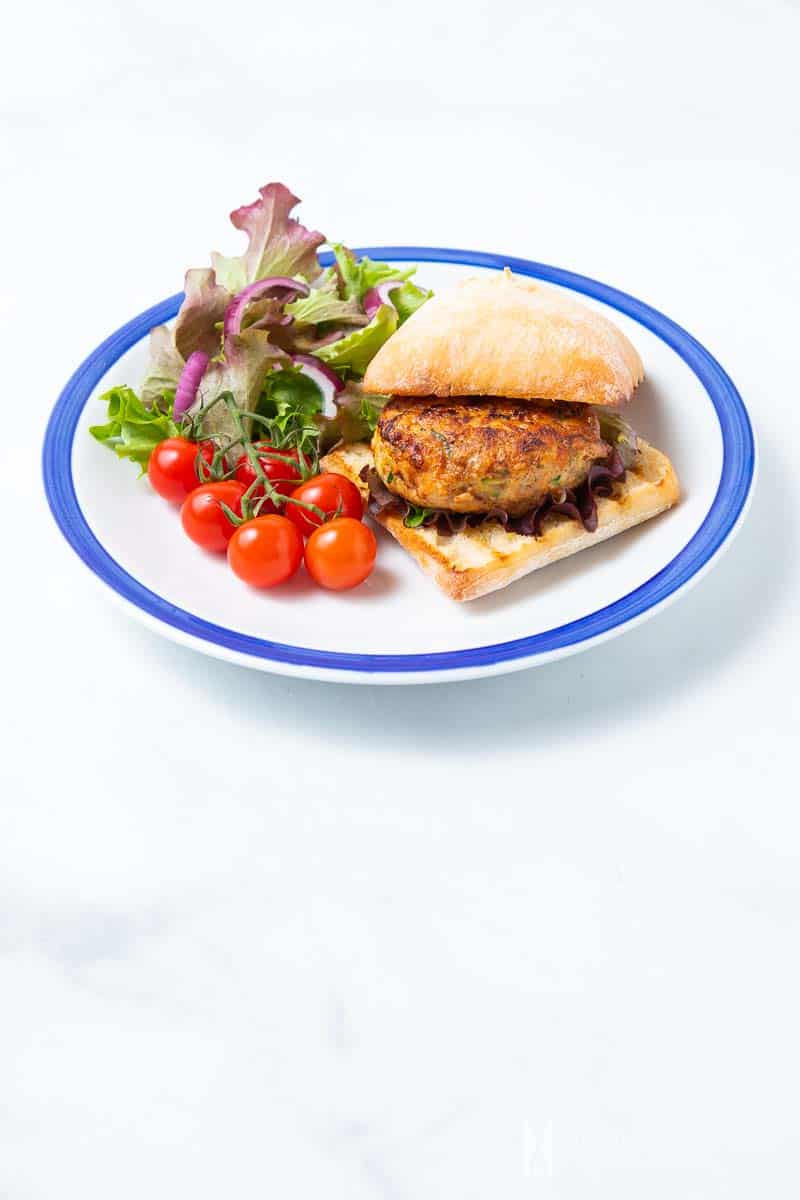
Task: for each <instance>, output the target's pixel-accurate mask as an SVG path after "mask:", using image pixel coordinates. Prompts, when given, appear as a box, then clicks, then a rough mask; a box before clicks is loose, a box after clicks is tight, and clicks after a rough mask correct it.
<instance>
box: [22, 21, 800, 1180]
mask: <svg viewBox="0 0 800 1200" xmlns="http://www.w3.org/2000/svg"><path fill="white" fill-rule="evenodd" d="M9 26H10V27H9ZM5 33H6V41H5V48H6V55H5V56H4V58H5V62H4V68H3V77H2V83H1V84H0V87H2V93H3V109H4V122H3V136H4V141H5V145H4V147H3V154H2V169H3V173H4V181H3V187H2V200H0V203H2V210H3V232H4V237H3V261H2V272H0V291H1V292H2V306H3V307H2V312H3V316H4V318H5V319H4V322H3V329H4V331H5V361H4V380H5V389H4V393H5V394H4V413H5V416H4V425H3V435H4V436H3V438H2V441H0V454H2V472H1V473H0V493H1V494H2V498H3V517H4V520H3V532H4V543H5V544H4V550H5V553H4V558H3V562H4V567H3V571H2V591H1V592H0V604H1V605H2V609H3V613H2V629H3V634H4V644H3V658H2V678H3V688H2V693H3V695H2V700H1V701H0V704H2V707H3V710H4V711H3V713H2V724H0V731H1V732H0V736H1V737H2V740H3V751H2V758H1V759H0V778H1V780H2V802H1V803H0V1195H2V1196H3V1198H4V1200H6V1197H7V1198H8V1200H51V1197H53V1196H55V1195H58V1196H75V1197H80V1198H81V1200H106V1197H108V1196H113V1197H114V1198H115V1200H129V1198H130V1200H134V1198H135V1200H140V1198H141V1197H142V1196H145V1195H147V1196H153V1197H162V1196H163V1197H176V1196H181V1197H183V1196H191V1197H192V1198H193V1200H218V1198H219V1197H221V1196H231V1197H234V1196H235V1197H236V1200H251V1198H256V1197H258V1198H262V1197H273V1196H274V1197H280V1198H281V1200H294V1198H295V1197H298V1198H299V1197H302V1198H303V1200H305V1198H307V1197H312V1196H314V1197H316V1196H324V1197H326V1198H330V1200H339V1198H341V1200H361V1198H362V1197H363V1198H365V1200H366V1198H372V1197H376V1198H377V1197H386V1198H388V1200H406V1198H408V1200H412V1198H413V1200H450V1198H452V1200H479V1198H480V1200H484V1198H485V1197H489V1196H497V1197H502V1198H503V1200H520V1198H522V1197H559V1198H564V1197H567V1198H572V1197H584V1196H586V1195H603V1196H605V1195H608V1196H613V1197H631V1198H632V1200H633V1198H636V1200H639V1198H640V1197H641V1196H643V1195H646V1196H647V1197H649V1198H659V1197H662V1196H663V1197H672V1196H676V1195H680V1196H702V1197H704V1198H709V1197H717V1196H720V1197H721V1196H736V1197H739V1196H741V1197H749V1196H752V1195H754V1194H769V1195H770V1196H771V1197H780V1196H790V1195H791V1196H793V1195H796V1194H797V1190H798V1186H800V1161H799V1160H798V1150H797V1135H798V1128H797V1127H798V1117H797V1082H796V1081H797V1076H798V1069H799V1068H800V1045H799V1042H798V1021H797V1011H798V1005H799V1004H800V977H799V974H798V961H797V945H798V933H799V932H800V930H799V929H798V926H799V925H800V883H798V860H799V859H800V852H799V850H798V836H799V835H800V818H798V811H797V796H796V792H797V786H796V763H797V734H798V702H797V686H798V685H797V679H798V668H799V667H800V661H799V659H798V639H797V625H796V612H797V608H798V601H799V600H800V595H798V562H797V545H798V536H797V521H798V517H797V511H798V503H799V502H800V490H799V489H798V483H797V462H796V444H797V437H796V432H795V425H796V421H797V416H796V413H797V404H798V398H797V374H798V372H797V346H798V322H799V319H800V314H799V313H798V306H797V303H796V290H797V284H798V282H800V280H798V274H799V272H798V248H797V247H798V238H797V212H798V205H799V204H800V187H799V186H798V149H797V148H798V135H799V134H800V130H799V129H798V124H799V122H798V88H797V83H796V78H797V70H796V54H797V45H798V39H799V38H800V11H798V7H797V5H796V4H790V3H779V2H777V0H771V2H769V3H742V2H741V0H736V2H733V3H725V4H722V3H709V4H703V5H698V4H696V3H694V2H692V3H688V2H687V0H678V2H676V3H673V4H671V5H661V6H658V8H657V9H656V8H655V7H654V6H651V5H646V4H635V3H632V2H631V3H623V2H622V0H616V2H613V3H606V4H604V5H602V6H600V5H598V6H594V7H592V6H589V5H581V6H576V5H563V4H545V5H542V4H536V5H533V4H523V3H521V2H520V3H518V4H515V3H510V2H508V0H506V2H503V0H498V2H495V3H493V4H491V5H488V4H487V5H485V6H481V5H477V4H471V3H462V4H458V5H453V6H452V7H450V6H442V5H439V6H437V5H434V4H430V3H426V4H423V3H417V2H415V0H410V2H409V0H407V2H406V3H405V4H403V5H400V4H395V5H392V6H388V5H380V4H375V5H369V6H359V7H358V8H357V9H356V8H346V7H342V6H332V5H322V4H319V3H316V2H315V3H306V4H304V5H302V6H300V5H295V6H293V5H291V4H290V3H282V4H280V5H277V4H274V5H273V4H268V3H262V4H259V5H256V4H244V3H231V4H227V5H210V4H200V5H197V4H194V5H189V4H181V5H165V4H163V3H159V4H156V3H154V2H153V3H149V4H141V3H140V4H129V5H127V6H126V7H125V9H124V10H123V11H120V8H119V6H117V5H109V4H100V3H96V4H87V3H78V4H77V5H76V6H70V5H64V6H62V5H56V4H55V3H52V2H49V0H46V2H45V4H44V5H40V6H34V5H27V6H25V5H18V6H16V7H15V8H14V9H13V12H12V13H11V16H10V18H9V17H7V18H6V28H5ZM9 33H10V34H11V38H10V41H9ZM273 178H275V179H283V180H285V181H286V182H287V183H289V184H290V185H291V187H292V188H293V189H294V190H295V191H296V192H297V193H298V194H299V195H301V196H302V197H304V200H305V206H304V209H303V214H304V215H305V217H306V219H307V220H308V221H309V222H310V223H312V224H317V225H320V226H321V227H322V228H323V229H325V230H326V231H329V232H331V233H333V234H335V235H339V236H341V237H342V238H343V239H345V240H347V241H351V242H353V243H362V244H368V243H380V242H383V241H393V242H398V243H403V242H410V243H415V242H417V243H428V244H434V245H435V244H443V245H456V246H458V245H463V246H474V247H478V248H487V249H491V250H498V251H506V252H509V253H515V254H519V255H523V256H528V257H532V258H537V259H542V260H544V261H549V262H553V263H556V264H558V265H560V266H564V267H570V268H574V269H577V270H579V271H582V272H584V273H586V274H589V275H593V276H595V277H597V278H600V279H604V280H607V281H608V282H610V283H613V284H616V285H617V286H619V287H622V288H623V289H625V290H627V291H629V292H632V293H633V294H634V295H639V296H641V297H642V298H644V299H646V300H649V301H650V302H651V303H653V304H654V305H655V306H656V307H658V308H660V309H662V310H663V311H665V312H667V313H669V314H670V315H671V316H673V317H674V318H675V319H677V320H678V321H679V322H680V323H681V324H683V325H685V326H686V327H687V328H689V329H690V330H691V331H692V332H693V333H694V334H695V335H696V336H697V337H698V338H699V339H700V340H701V341H702V342H704V343H705V344H706V345H707V346H708V347H709V348H710V349H711V350H712V351H713V352H714V353H715V354H716V355H717V356H718V357H719V359H720V360H721V361H722V363H723V364H724V365H725V366H726V368H727V369H728V371H729V372H730V374H731V375H732V376H733V378H734V379H735V381H736V382H737V383H738V385H739V387H740V390H741V391H742V394H743V396H744V397H745V400H746V402H747V403H748V405H749V407H750V410H751V412H752V414H753V418H754V422H755V424H756V427H757V431H758V434H759V438H760V442H761V451H762V473H761V483H760V487H759V490H758V493H757V495H756V499H755V502H754V506H753V509H752V513H751V517H750V519H749V521H748V524H747V525H746V527H745V529H744V530H743V532H742V534H741V536H740V537H739V539H738V541H737V542H736V544H735V545H734V547H733V548H732V550H731V551H730V553H729V555H728V556H727V557H726V558H725V559H724V560H723V562H722V563H721V564H720V566H719V567H718V569H717V570H716V571H715V572H714V573H713V574H712V575H711V576H709V578H708V579H706V580H705V581H704V582H703V583H702V584H701V585H700V586H699V587H698V588H697V589H696V590H695V591H694V592H692V593H691V594H689V595H688V596H687V597H685V598H684V599H683V600H682V601H681V602H680V603H679V604H677V605H676V606H675V607H673V608H672V609H670V610H669V611H668V612H666V613H664V614H662V615H661V616H660V617H659V618H657V619H655V620H654V621H652V622H651V623H649V624H648V625H647V626H645V627H642V628H641V629H639V630H637V631H635V632H633V633H631V634H629V635H627V636H626V637H624V638H622V639H620V640H618V641H615V642H613V643H611V644H609V645H607V646H605V647H602V648H599V649H597V650H595V651H593V652H591V653H589V654H586V655H582V656H579V657H576V658H573V659H570V660H566V661H563V662H560V663H556V664H553V665H550V666H548V667H544V668H541V669H539V670H537V671H532V672H525V673H522V674H518V675H513V676H508V677H505V678H497V679H492V680H487V681H484V682H480V683H472V684H461V685H441V686H438V687H431V688H427V689H407V690H406V689H383V690H380V691H378V690H373V689H370V688H360V689H359V688H352V689H346V688H344V687H335V686H333V685H315V684H310V683H299V682H292V681H288V680H285V679H280V678H272V677H269V676H264V675H260V674H256V673H248V672H247V671H245V670H242V669H238V668H234V667H231V666H225V665H223V664H220V663H217V662H214V661H211V660H208V659H204V658H201V657H199V656H197V655H194V654H192V653H190V652H189V651H186V650H182V649H179V648H177V647H175V646H173V645H171V644H169V643H167V642H165V641H162V640H160V639H158V638H157V637H155V636H154V635H151V634H149V633H147V632H145V631H143V630H142V629H141V628H140V627H138V626H137V625H135V624H134V623H132V622H131V621H129V620H128V619H127V618H126V617H125V616H123V615H122V614H121V613H120V612H119V611H118V610H117V609H116V607H115V606H113V605H112V604H111V603H110V602H109V600H108V597H107V596H106V595H105V594H104V593H103V591H102V589H100V588H99V587H97V586H96V584H95V583H94V582H93V581H92V579H91V578H90V577H89V575H88V573H87V572H86V571H85V569H84V568H83V567H82V566H81V565H80V563H79V562H78V560H77V559H76V558H75V557H74V556H73V554H72V552H71V551H70V550H69V549H68V548H67V546H66V545H65V544H63V543H62V542H61V540H60V538H59V536H58V534H57V533H56V530H55V527H54V525H53V523H52V521H51V519H50V517H49V515H48V514H47V512H46V509H45V506H44V502H43V498H42V490H41V483H40V477H39V467H38V456H39V451H40V446H41V439H42V435H43V430H44V424H45V420H46V417H47V414H48V412H49V409H50V407H51V406H52V404H53V402H54V399H55V397H56V395H57V392H58V390H59V388H60V386H61V385H62V384H63V382H64V380H65V378H66V376H67V375H68V373H69V372H70V370H71V369H72V367H73V366H74V365H75V364H77V362H79V361H80V360H81V359H82V358H83V356H84V355H85V354H86V353H87V352H88V351H89V350H91V349H92V348H93V346H94V345H96V343H97V342H98V341H99V340H100V339H101V338H102V337H103V336H105V334H107V333H108V332H109V331H111V330H112V329H114V328H115V327H116V326H118V325H119V324H121V323H122V322H123V321H124V320H126V319H127V318H128V317H130V316H131V315H132V314H134V313H137V312H139V311H141V310H142V309H143V308H145V307H146V306H148V305H149V304H150V303H152V302H153V301H154V300H156V299H159V298H161V297H163V296H165V295H167V294H169V293H171V292H173V291H176V290H177V289H178V287H179V286H180V282H181V278H182V273H183V270H184V268H185V267H186V266H187V265H190V264H202V263H204V262H205V261H206V258H207V254H208V251H209V250H210V249H211V248H212V247H214V248H217V249H220V250H223V251H227V252H231V251H233V250H234V248H235V246H236V245H237V242H236V237H235V235H234V234H233V231H231V230H230V229H229V228H228V227H227V223H226V213H227V212H228V211H229V210H230V209H231V208H233V207H235V206H236V205H239V204H241V203H244V202H246V201H248V200H250V199H252V198H253V197H254V195H255V192H256V188H257V187H258V185H259V184H261V183H264V182H266V181H267V180H269V179H273Z"/></svg>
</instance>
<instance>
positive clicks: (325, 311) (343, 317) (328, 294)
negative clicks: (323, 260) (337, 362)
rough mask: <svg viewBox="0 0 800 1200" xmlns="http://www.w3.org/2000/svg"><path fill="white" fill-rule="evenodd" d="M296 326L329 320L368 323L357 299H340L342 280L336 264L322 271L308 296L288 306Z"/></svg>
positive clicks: (287, 310)
mask: <svg viewBox="0 0 800 1200" xmlns="http://www.w3.org/2000/svg"><path fill="white" fill-rule="evenodd" d="M286 312H287V313H290V314H291V316H293V317H294V323H295V325H322V324H323V323H324V322H326V321H333V322H338V323H340V324H343V325H366V324H367V320H368V318H367V317H366V316H365V314H364V311H363V309H362V308H361V305H360V304H359V302H358V300H356V299H355V298H351V299H344V300H342V299H340V297H339V279H338V276H337V274H336V271H335V270H334V268H333V267H328V268H327V269H326V270H325V271H323V273H322V275H321V276H320V278H319V280H318V281H317V283H316V285H315V286H314V287H313V288H312V289H311V292H310V293H309V295H308V296H301V297H300V299H299V300H293V301H292V303H291V304H287V305H286Z"/></svg>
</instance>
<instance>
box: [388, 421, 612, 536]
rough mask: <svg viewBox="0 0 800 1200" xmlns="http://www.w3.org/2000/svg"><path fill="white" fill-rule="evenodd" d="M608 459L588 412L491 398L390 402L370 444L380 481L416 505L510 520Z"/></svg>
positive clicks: (575, 483) (579, 480)
mask: <svg viewBox="0 0 800 1200" xmlns="http://www.w3.org/2000/svg"><path fill="white" fill-rule="evenodd" d="M610 451H611V447H610V446H609V445H608V444H607V443H606V442H604V441H603V439H602V438H601V437H600V425H599V421H598V418H597V414H596V413H595V411H594V410H593V409H592V408H591V406H589V405H585V404H545V403H541V404H534V403H531V402H525V401H518V400H495V399H490V398H485V399H479V400H462V399H459V400H451V401H448V402H445V403H441V402H439V403H437V402H434V401H430V400H422V401H420V400H397V399H395V400H390V401H389V403H388V404H387V405H386V407H385V408H384V409H383V412H382V413H381V415H380V419H379V421H378V426H377V429H376V430H375V435H374V437H373V440H372V452H373V456H374V459H375V468H376V470H377V472H378V474H379V475H380V477H381V479H382V480H383V482H384V483H385V484H386V486H387V487H388V488H389V490H390V491H392V492H394V493H395V494H396V495H398V496H402V497H403V498H404V499H406V500H408V501H409V502H410V503H411V504H415V505H418V506H420V507H423V508H444V509H449V510H450V511H451V512H459V513H473V512H488V511H490V510H491V509H494V508H502V509H504V510H505V511H506V512H507V513H508V514H509V515H510V516H519V515H520V514H522V513H524V512H527V511H529V510H530V509H531V508H533V507H534V506H535V505H536V504H538V503H539V501H540V500H542V499H544V497H545V496H546V495H548V493H549V492H552V491H553V490H554V489H558V488H573V487H577V486H578V485H579V484H580V483H582V482H583V480H584V479H585V478H586V475H587V473H588V470H589V467H590V466H591V465H592V463H593V462H596V461H597V460H598V459H602V458H605V457H606V456H607V455H608V454H609V453H610Z"/></svg>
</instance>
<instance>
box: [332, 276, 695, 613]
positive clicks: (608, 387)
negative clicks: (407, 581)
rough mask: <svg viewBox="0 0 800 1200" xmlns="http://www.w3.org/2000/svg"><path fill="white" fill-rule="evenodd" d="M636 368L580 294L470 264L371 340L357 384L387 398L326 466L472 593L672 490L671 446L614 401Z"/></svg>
mask: <svg viewBox="0 0 800 1200" xmlns="http://www.w3.org/2000/svg"><path fill="white" fill-rule="evenodd" d="M642 376H643V368H642V363H641V359H640V358H639V355H638V353H637V351H636V350H635V348H634V347H633V345H632V344H631V342H630V341H629V340H628V338H627V337H625V335H624V334H623V333H622V331H621V330H620V329H618V328H617V327H616V325H614V324H613V323H612V322H611V321H609V320H608V318H606V317H604V316H603V315H601V314H600V313H598V312H596V311H595V310H593V309H590V308H588V307H587V306H586V305H584V304H582V303H581V302H580V301H578V300H576V299H575V298H574V297H572V296H568V295H565V294H564V293H562V292H559V291H556V290H555V289H553V288H550V287H547V286H546V285H542V284H539V283H535V282H533V281H531V280H522V279H517V278H515V277H514V276H512V275H511V274H510V272H506V273H504V274H503V275H497V276H490V277H481V278H475V279H468V280H466V281H465V282H464V283H463V284H461V285H460V286H459V287H457V288H454V289H453V290H452V291H450V292H448V293H443V294H441V295H440V296H436V297H434V298H433V299H432V300H429V301H428V302H427V303H426V304H425V305H423V306H422V308H420V309H419V310H418V311H417V312H416V313H415V314H414V315H413V316H412V317H411V318H410V319H409V320H408V321H407V322H406V323H405V324H404V325H403V326H402V327H401V329H400V330H399V331H398V332H397V333H396V334H395V335H394V336H393V337H391V338H390V339H389V341H388V342H387V343H386V345H385V346H384V347H383V348H382V350H380V351H379V352H378V354H377V355H376V357H375V358H374V359H373V360H372V363H371V364H370V366H369V368H368V371H367V374H366V376H365V379H364V386H365V388H366V389H367V390H368V391H374V392H382V393H384V394H388V395H389V396H390V397H391V398H390V399H389V401H388V402H387V404H386V405H385V407H384V409H383V411H382V413H381V416H380V418H379V421H378V425H377V428H376V430H375V433H374V436H373V440H372V444H371V446H368V445H367V444H366V443H359V444H351V445H350V446H341V447H339V448H338V449H336V450H334V451H333V452H332V453H331V454H330V455H329V456H328V459H327V466H328V469H330V470H339V471H342V472H343V473H345V474H348V475H349V476H350V477H351V478H353V479H356V480H357V481H358V482H359V484H360V485H361V487H362V492H363V494H364V496H365V498H368V501H369V505H370V511H371V512H372V514H373V516H375V518H376V519H377V520H378V521H379V522H380V524H382V525H383V526H384V527H385V528H386V529H388V530H389V532H390V533H391V534H392V535H393V536H394V537H395V538H397V540H398V541H399V542H401V544H402V545H403V546H404V547H405V548H406V549H408V550H409V551H410V552H411V554H413V555H414V557H415V558H416V559H417V561H418V563H419V564H420V566H421V567H422V568H423V569H424V570H426V571H427V572H429V573H430V574H432V575H433V576H434V577H435V579H436V581H437V583H439V585H440V586H441V587H442V589H443V590H444V591H445V592H447V593H448V595H450V596H452V597H453V598H454V599H458V600H468V599H474V598H475V597H477V596H481V595H484V594H485V593H486V592H490V591H494V590H496V589H497V588H500V587H504V586H505V585H506V584H508V583H510V582H512V581H513V580H514V579H517V578H519V577H520V576H522V575H525V574H527V573H528V572H530V571H533V570H536V569H537V568H538V567H541V566H545V565H546V564H547V563H549V562H553V561H555V560H556V559H558V558H562V557H564V556H565V555H567V554H572V553H575V552H576V551H578V550H583V549H585V548H587V547H588V546H589V545H591V544H592V542H593V541H598V542H599V541H602V540H604V539H605V538H608V537H613V536H614V535H615V534H617V533H621V532H622V531H623V530H625V529H628V528H630V527H632V526H633V525H636V524H639V523H640V522H641V521H645V520H649V519H650V518H651V517H653V516H656V515H657V514H658V513H660V512H663V511H664V510H665V509H667V508H669V507H670V506H671V505H672V504H674V503H675V502H676V501H677V499H678V497H679V485H678V481H677V477H676V475H675V471H674V469H673V467H672V464H671V463H670V461H669V459H668V458H667V457H666V456H665V455H663V454H661V453H660V451H658V450H656V449H655V448H654V447H653V446H650V445H648V443H647V442H646V441H644V439H641V438H637V436H636V434H635V433H634V432H633V430H632V429H631V427H630V425H629V424H628V423H627V422H625V421H624V420H622V418H620V417H619V415H618V413H617V411H616V409H617V408H618V407H619V406H620V405H622V404H624V403H625V402H626V401H628V400H629V399H630V397H631V395H632V393H633V391H634V389H635V387H636V385H637V384H638V383H639V382H640V381H641V379H642Z"/></svg>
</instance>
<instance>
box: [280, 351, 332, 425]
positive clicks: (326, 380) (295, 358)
mask: <svg viewBox="0 0 800 1200" xmlns="http://www.w3.org/2000/svg"><path fill="white" fill-rule="evenodd" d="M292 362H293V363H295V364H296V366H298V367H299V368H300V371H301V373H302V374H303V375H306V376H308V378H309V379H311V380H312V381H313V382H314V383H315V384H316V385H317V387H318V388H319V390H320V391H321V392H322V411H323V412H328V413H332V412H333V411H334V399H335V398H336V396H338V394H339V392H341V391H343V390H344V381H343V380H342V379H341V378H340V377H339V376H338V375H337V374H336V372H335V371H332V370H331V368H330V367H329V366H328V364H327V363H324V362H323V361H322V360H321V359H319V358H315V357H314V355H313V354H293V355H292Z"/></svg>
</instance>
